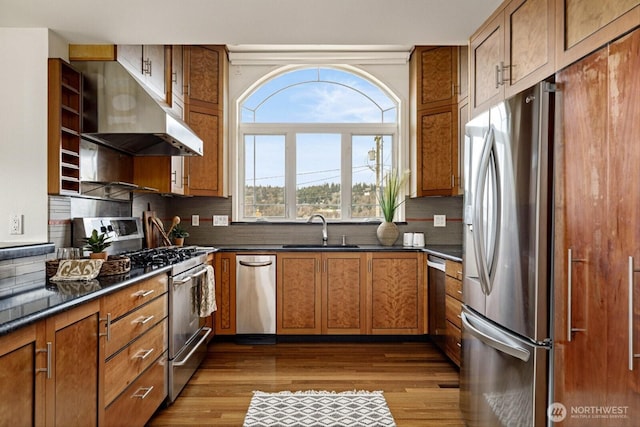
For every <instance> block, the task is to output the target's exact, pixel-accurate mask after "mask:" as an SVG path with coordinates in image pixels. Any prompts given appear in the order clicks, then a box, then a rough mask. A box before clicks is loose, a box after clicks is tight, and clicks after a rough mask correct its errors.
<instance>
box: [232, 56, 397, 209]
mask: <svg viewBox="0 0 640 427" xmlns="http://www.w3.org/2000/svg"><path fill="white" fill-rule="evenodd" d="M239 108H240V110H239V111H240V124H239V136H240V141H241V142H240V143H239V146H238V154H239V156H240V157H239V159H240V167H239V180H240V181H239V182H240V185H239V186H238V187H239V188H238V189H239V192H240V193H241V194H239V196H240V197H241V200H242V202H241V206H240V210H241V212H240V215H239V219H240V220H246V221H251V220H257V219H261V218H263V219H269V220H278V219H280V220H297V219H306V218H308V217H309V216H310V215H311V214H313V213H321V214H323V215H324V216H325V217H326V218H328V219H332V220H338V221H339V220H343V221H352V220H365V219H374V218H380V217H381V216H382V215H381V213H380V210H379V208H378V203H377V199H376V192H377V191H378V188H379V187H380V184H381V182H382V179H383V177H384V174H385V173H386V172H387V171H389V170H391V169H392V168H394V167H395V164H396V154H395V153H396V152H397V148H396V145H397V133H398V123H397V122H398V101H397V99H396V98H395V97H394V96H393V95H391V94H390V93H389V92H388V91H386V90H385V89H384V88H383V87H382V86H381V85H380V84H378V83H376V82H374V81H373V80H372V79H370V78H366V77H365V76H363V75H361V74H356V73H355V72H354V71H351V70H348V69H340V68H330V67H305V68H297V69H293V70H291V69H288V70H286V71H285V72H282V73H280V74H278V75H276V76H275V77H272V78H270V79H268V80H266V81H264V82H262V83H261V84H260V85H259V86H257V87H256V88H254V89H253V90H251V91H250V93H248V94H247V95H246V96H245V97H244V99H243V100H242V101H241V102H240V104H239Z"/></svg>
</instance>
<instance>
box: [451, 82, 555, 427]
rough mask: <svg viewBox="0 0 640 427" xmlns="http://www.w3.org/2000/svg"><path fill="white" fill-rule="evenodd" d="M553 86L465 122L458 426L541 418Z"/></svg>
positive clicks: (529, 422)
mask: <svg viewBox="0 0 640 427" xmlns="http://www.w3.org/2000/svg"><path fill="white" fill-rule="evenodd" d="M552 90H553V87H552V85H550V84H549V83H546V82H543V83H540V84H538V85H536V86H534V87H532V88H530V89H528V90H525V91H523V92H521V93H519V94H518V95H515V96H514V97H512V98H510V99H508V100H506V101H504V102H502V103H500V104H498V105H496V106H495V107H493V108H491V109H490V110H489V111H487V112H485V113H483V114H481V115H479V116H477V117H476V118H474V119H473V120H472V121H470V122H469V123H468V124H467V125H466V129H465V146H464V162H465V163H464V166H465V179H466V181H465V189H464V232H463V234H464V241H463V247H464V257H463V261H464V282H463V303H464V304H463V308H462V314H461V317H462V326H463V328H462V329H463V330H462V334H463V338H462V362H461V363H462V364H461V368H460V407H461V410H462V413H463V417H464V419H465V422H466V423H467V425H468V426H518V427H526V426H541V425H545V424H546V408H547V395H548V371H549V366H548V364H549V361H550V360H551V358H550V350H551V340H550V327H549V325H550V319H549V309H550V305H549V294H550V278H551V274H550V269H551V256H550V254H551V249H550V242H551V241H552V239H551V236H550V232H551V224H552V222H551V211H550V209H551V202H550V200H551V198H550V197H551V196H552V190H551V188H552V179H551V176H552V174H551V170H550V165H551V164H552V163H551V161H550V153H551V147H550V146H551V140H552V111H551V110H552V109H553V93H552Z"/></svg>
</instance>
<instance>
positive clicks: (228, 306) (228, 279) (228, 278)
mask: <svg viewBox="0 0 640 427" xmlns="http://www.w3.org/2000/svg"><path fill="white" fill-rule="evenodd" d="M214 270H215V276H216V305H217V306H218V310H216V311H215V312H214V314H213V316H214V319H215V321H214V323H215V334H216V335H235V333H236V255H235V254H234V253H229V252H218V253H216V254H215V257H214Z"/></svg>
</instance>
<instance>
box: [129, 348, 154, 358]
mask: <svg viewBox="0 0 640 427" xmlns="http://www.w3.org/2000/svg"><path fill="white" fill-rule="evenodd" d="M153 351H154V349H153V348H152V349H150V350H140V351H138V352H137V353H136V354H135V355H134V356H133V359H142V360H144V359H146V358H147V357H148V356H149V355H150V354H151V353H153Z"/></svg>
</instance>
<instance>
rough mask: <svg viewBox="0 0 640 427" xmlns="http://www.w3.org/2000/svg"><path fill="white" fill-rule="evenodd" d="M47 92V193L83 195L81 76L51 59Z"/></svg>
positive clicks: (63, 63) (65, 65) (61, 62)
mask: <svg viewBox="0 0 640 427" xmlns="http://www.w3.org/2000/svg"><path fill="white" fill-rule="evenodd" d="M48 92H49V99H48V136H47V140H48V143H47V145H48V148H47V152H48V154H47V156H48V160H47V163H48V177H47V182H48V192H49V194H80V132H81V129H80V124H81V114H82V74H81V73H80V72H78V71H76V70H75V69H74V68H73V67H72V66H71V65H69V64H68V63H67V62H65V61H63V60H62V59H49V91H48Z"/></svg>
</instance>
